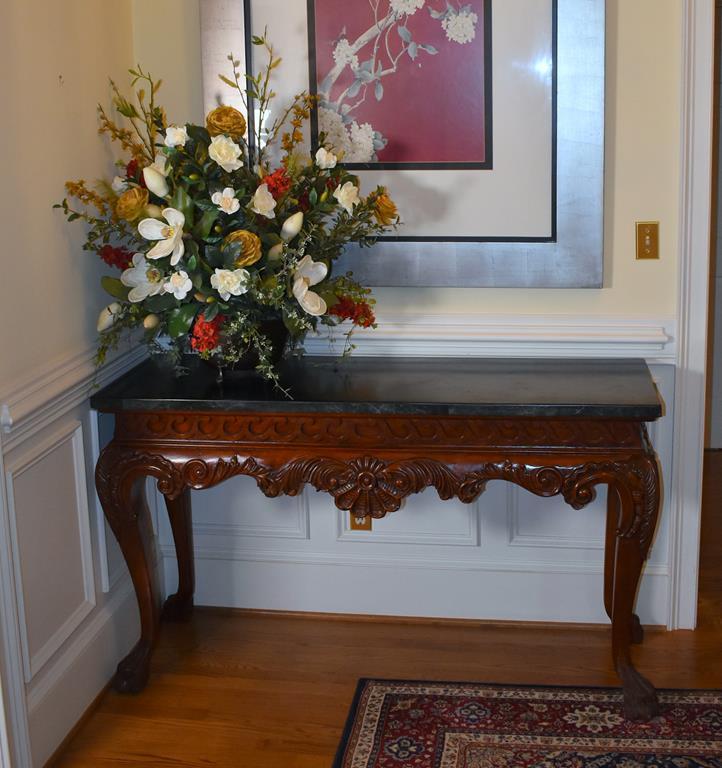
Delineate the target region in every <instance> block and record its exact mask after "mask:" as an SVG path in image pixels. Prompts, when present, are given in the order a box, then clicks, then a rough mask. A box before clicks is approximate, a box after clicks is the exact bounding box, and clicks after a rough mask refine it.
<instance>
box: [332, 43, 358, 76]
mask: <svg viewBox="0 0 722 768" xmlns="http://www.w3.org/2000/svg"><path fill="white" fill-rule="evenodd" d="M333 60H334V61H335V62H336V64H339V65H341V66H342V67H345V66H346V65H347V64H348V65H349V66H350V67H351V69H353V70H356V69H358V56H357V55H356V54H355V53H354V50H353V48H352V47H351V43H349V41H348V40H347V39H346V38H345V37H342V38H341V39H340V40H339V41H338V42H337V43H336V47H335V48H334V49H333Z"/></svg>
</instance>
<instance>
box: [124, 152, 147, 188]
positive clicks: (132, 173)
mask: <svg viewBox="0 0 722 768" xmlns="http://www.w3.org/2000/svg"><path fill="white" fill-rule="evenodd" d="M125 178H126V179H128V181H133V182H135V183H136V184H140V186H141V187H143V189H147V187H146V185H145V179H144V178H143V174H142V173H141V171H140V165H139V164H138V161H137V160H136V159H135V158H134V159H133V160H131V161H130V162H129V163H128V165H126V166H125Z"/></svg>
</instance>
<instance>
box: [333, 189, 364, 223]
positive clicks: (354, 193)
mask: <svg viewBox="0 0 722 768" xmlns="http://www.w3.org/2000/svg"><path fill="white" fill-rule="evenodd" d="M333 196H334V197H335V198H336V200H338V202H339V204H340V205H341V206H342V207H343V208H344V209H345V210H346V213H348V214H349V216H352V215H353V207H354V205H358V204H359V203H360V202H361V200H360V199H359V196H358V187H357V186H356V185H355V184H354V183H353V182H351V181H347V182H346V183H345V184H343V185H342V186H340V187H336V189H334V191H333Z"/></svg>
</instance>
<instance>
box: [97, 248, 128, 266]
mask: <svg viewBox="0 0 722 768" xmlns="http://www.w3.org/2000/svg"><path fill="white" fill-rule="evenodd" d="M98 256H100V258H101V259H102V260H103V261H104V262H105V263H106V264H107V265H108V266H109V267H117V268H118V269H128V268H129V267H131V266H132V265H133V254H132V253H131V252H130V251H129V250H128V249H127V248H122V247H118V248H115V247H113V246H112V245H110V244H107V245H104V246H103V247H102V248H101V249H100V250H99V251H98Z"/></svg>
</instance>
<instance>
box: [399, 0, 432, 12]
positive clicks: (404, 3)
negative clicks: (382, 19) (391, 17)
mask: <svg viewBox="0 0 722 768" xmlns="http://www.w3.org/2000/svg"><path fill="white" fill-rule="evenodd" d="M425 2H426V0H391V10H392V11H393V12H394V13H397V14H398V15H399V16H413V15H414V14H415V13H416V11H418V10H420V9H421V8H423V7H424V3H425Z"/></svg>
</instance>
